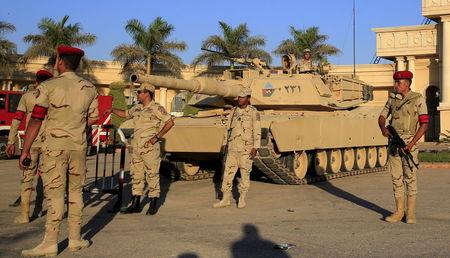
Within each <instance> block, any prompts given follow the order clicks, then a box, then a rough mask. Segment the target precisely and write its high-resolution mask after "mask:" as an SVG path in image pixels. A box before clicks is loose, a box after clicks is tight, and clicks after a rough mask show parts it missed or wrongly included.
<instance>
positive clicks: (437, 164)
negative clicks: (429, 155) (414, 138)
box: [419, 162, 450, 168]
mask: <svg viewBox="0 0 450 258" xmlns="http://www.w3.org/2000/svg"><path fill="white" fill-rule="evenodd" d="M419 168H450V162H420V165H419Z"/></svg>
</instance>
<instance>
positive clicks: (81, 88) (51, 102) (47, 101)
mask: <svg viewBox="0 0 450 258" xmlns="http://www.w3.org/2000/svg"><path fill="white" fill-rule="evenodd" d="M83 55H84V52H83V50H81V49H79V48H74V47H71V46H65V45H61V46H59V47H58V48H57V56H56V63H55V70H56V71H58V73H59V76H57V77H54V78H53V79H50V80H47V81H45V82H44V83H42V84H41V85H40V86H39V87H38V89H37V91H36V105H35V106H34V108H33V112H32V114H31V120H30V122H29V124H28V128H27V131H26V134H25V143H24V148H23V150H22V154H21V155H20V161H19V166H20V167H21V168H22V169H23V168H24V167H23V161H24V160H25V158H27V157H29V156H30V148H31V144H32V142H33V141H34V139H35V138H36V136H37V134H38V132H39V129H40V127H41V124H42V120H44V119H45V131H44V135H43V137H44V144H43V146H42V162H40V165H39V171H40V173H41V177H42V180H43V183H44V192H45V197H46V199H47V203H48V212H47V222H46V224H45V235H44V240H43V241H42V242H41V243H40V244H39V245H38V246H36V247H35V248H33V249H30V250H24V251H22V255H23V256H25V257H34V256H55V255H57V254H58V234H59V231H60V225H61V221H62V219H63V215H64V196H65V194H64V193H65V191H66V182H67V184H68V187H67V189H68V231H69V246H68V247H69V251H77V250H80V249H83V248H87V247H88V246H89V245H90V243H89V241H87V240H84V239H82V238H81V234H80V231H81V224H82V209H83V197H82V187H83V184H84V180H85V177H86V148H87V144H86V127H87V126H90V125H92V124H93V123H95V121H96V120H97V119H98V102H97V90H96V87H95V86H94V85H93V84H92V83H91V82H89V81H87V80H85V79H83V78H81V77H79V76H78V75H76V74H75V72H74V71H75V70H76V69H77V68H78V66H79V64H80V60H81V58H82V56H83Z"/></svg>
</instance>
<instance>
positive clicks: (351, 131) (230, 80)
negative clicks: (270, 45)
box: [131, 55, 387, 184]
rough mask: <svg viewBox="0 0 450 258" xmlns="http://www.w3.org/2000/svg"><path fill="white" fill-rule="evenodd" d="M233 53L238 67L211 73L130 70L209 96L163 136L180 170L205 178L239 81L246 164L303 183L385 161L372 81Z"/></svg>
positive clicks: (289, 60) (217, 156)
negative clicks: (254, 128) (247, 120)
mask: <svg viewBox="0 0 450 258" xmlns="http://www.w3.org/2000/svg"><path fill="white" fill-rule="evenodd" d="M233 61H235V62H238V63H241V64H245V65H246V67H244V68H242V67H241V68H239V69H229V70H225V71H224V72H223V76H222V77H221V78H218V79H214V78H207V77H197V78H195V79H193V80H183V79H175V78H169V77H162V76H155V75H142V74H133V75H131V81H132V82H135V83H143V82H148V83H151V84H153V85H155V86H156V87H164V88H168V89H174V90H186V91H191V92H194V93H197V94H203V95H200V96H201V97H199V101H198V102H197V103H210V102H213V103H215V105H213V107H212V108H209V109H206V110H202V111H200V112H198V114H196V115H191V116H185V117H177V118H175V120H174V121H175V126H174V127H173V128H172V130H170V131H169V132H168V133H167V134H166V135H165V136H164V139H163V142H162V147H163V150H164V151H165V153H166V158H167V160H168V161H169V162H171V164H172V165H173V166H174V167H175V168H177V169H178V170H179V171H181V174H182V177H184V178H188V179H198V178H205V177H208V175H211V173H212V171H213V170H214V168H217V166H218V165H219V166H220V165H221V164H222V162H221V156H222V155H221V153H220V152H221V147H222V143H223V139H224V135H225V130H226V129H225V124H226V121H227V116H228V114H229V108H230V107H232V105H233V103H234V101H235V98H236V97H237V96H238V94H239V92H240V90H241V89H242V88H243V87H249V88H251V89H252V97H251V104H252V105H253V106H255V107H256V108H257V109H258V110H259V112H260V116H261V128H262V129H261V130H262V132H261V137H262V139H261V148H260V149H259V150H258V154H257V156H256V157H255V159H254V166H255V167H256V168H257V169H258V170H259V171H261V172H262V173H263V174H264V176H266V177H267V178H269V179H271V180H272V181H273V182H275V183H278V184H306V183H311V182H316V181H321V180H329V179H333V178H339V177H344V176H352V175H358V174H363V173H370V172H378V171H382V170H384V169H385V165H386V162H387V139H386V138H385V137H383V136H382V134H381V133H380V131H379V128H378V124H377V121H378V116H379V114H380V111H381V108H382V107H381V106H374V105H371V103H370V102H371V100H373V94H372V92H373V87H372V86H370V85H368V84H367V83H365V82H363V81H361V80H358V79H355V78H351V77H345V76H336V75H330V74H323V73H319V72H320V71H313V72H308V73H301V72H299V69H298V65H297V64H296V62H295V58H294V57H293V56H292V55H286V56H283V57H282V63H283V67H282V68H280V69H270V68H269V67H268V66H267V65H266V64H265V63H264V62H262V61H261V60H259V59H248V58H234V59H233ZM194 96H196V95H194ZM208 98H211V99H213V100H214V101H207V100H208ZM218 99H219V101H218ZM190 102H192V99H191V101H190ZM220 103H221V104H220ZM218 104H219V105H222V106H221V107H220V106H219V107H218ZM194 105H195V101H194Z"/></svg>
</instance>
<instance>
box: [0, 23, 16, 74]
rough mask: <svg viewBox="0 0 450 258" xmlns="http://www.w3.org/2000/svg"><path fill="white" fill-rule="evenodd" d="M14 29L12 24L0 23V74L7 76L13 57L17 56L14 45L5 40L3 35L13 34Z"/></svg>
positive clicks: (11, 66) (11, 68)
mask: <svg viewBox="0 0 450 258" xmlns="http://www.w3.org/2000/svg"><path fill="white" fill-rule="evenodd" d="M15 30H16V27H14V25H13V24H11V23H7V22H4V21H0V72H1V73H5V74H9V73H10V72H11V71H12V70H13V68H14V64H15V61H14V59H15V57H16V54H17V50H16V44H14V43H13V42H11V41H9V40H7V39H5V38H4V37H3V35H4V34H6V33H8V32H14V31H15Z"/></svg>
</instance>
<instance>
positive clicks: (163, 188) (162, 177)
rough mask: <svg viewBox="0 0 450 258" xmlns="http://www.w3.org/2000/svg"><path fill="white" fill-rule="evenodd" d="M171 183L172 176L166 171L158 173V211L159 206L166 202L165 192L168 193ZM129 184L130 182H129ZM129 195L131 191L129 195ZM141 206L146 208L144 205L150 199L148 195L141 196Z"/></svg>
mask: <svg viewBox="0 0 450 258" xmlns="http://www.w3.org/2000/svg"><path fill="white" fill-rule="evenodd" d="M171 184H172V178H171V176H170V175H167V174H166V173H161V171H160V174H159V187H160V192H159V199H158V202H157V207H158V211H159V209H160V208H161V206H163V205H164V203H165V202H166V198H167V194H168V193H169V189H170V185H171ZM130 185H131V182H130ZM129 196H131V192H130V195H129ZM141 200H142V201H141V208H148V207H146V205H147V204H148V203H149V202H150V199H149V198H148V197H146V196H145V194H144V196H143V197H141Z"/></svg>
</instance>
